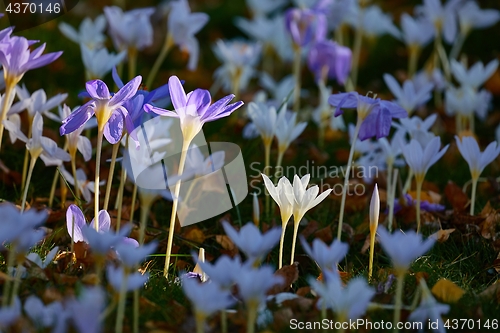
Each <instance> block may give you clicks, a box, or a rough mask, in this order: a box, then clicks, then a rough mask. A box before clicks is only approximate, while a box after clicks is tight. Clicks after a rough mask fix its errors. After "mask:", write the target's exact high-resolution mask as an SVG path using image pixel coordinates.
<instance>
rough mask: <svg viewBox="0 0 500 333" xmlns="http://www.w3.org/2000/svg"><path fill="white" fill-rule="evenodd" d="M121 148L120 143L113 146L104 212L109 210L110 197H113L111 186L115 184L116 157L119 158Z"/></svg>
mask: <svg viewBox="0 0 500 333" xmlns="http://www.w3.org/2000/svg"><path fill="white" fill-rule="evenodd" d="M119 148H120V142H119V141H118V142H117V143H115V144H114V145H113V151H112V152H111V165H110V166H109V175H108V183H107V184H106V195H105V196H104V206H103V208H102V209H104V210H108V205H109V196H110V195H111V185H112V184H113V176H114V173H115V164H116V157H117V156H118V150H119Z"/></svg>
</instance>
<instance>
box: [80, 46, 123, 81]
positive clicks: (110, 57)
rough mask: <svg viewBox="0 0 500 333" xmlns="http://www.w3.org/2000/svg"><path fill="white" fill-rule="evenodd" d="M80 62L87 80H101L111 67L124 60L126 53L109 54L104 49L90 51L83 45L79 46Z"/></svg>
mask: <svg viewBox="0 0 500 333" xmlns="http://www.w3.org/2000/svg"><path fill="white" fill-rule="evenodd" d="M80 48H81V51H82V61H83V65H84V66H85V69H86V70H87V76H88V77H87V79H89V80H91V79H92V80H93V79H102V78H103V77H104V76H105V75H106V74H107V73H109V72H110V71H111V70H112V69H113V67H115V66H117V65H118V64H119V63H120V62H122V61H123V59H125V56H126V55H127V52H126V51H122V52H120V53H118V54H114V53H109V52H108V50H107V49H106V48H101V49H91V48H88V47H87V46H86V45H85V44H80Z"/></svg>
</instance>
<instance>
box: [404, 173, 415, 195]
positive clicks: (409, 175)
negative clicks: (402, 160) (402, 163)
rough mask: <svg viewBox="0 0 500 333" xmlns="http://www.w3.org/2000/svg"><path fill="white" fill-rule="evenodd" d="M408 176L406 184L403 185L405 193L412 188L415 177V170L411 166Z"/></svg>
mask: <svg viewBox="0 0 500 333" xmlns="http://www.w3.org/2000/svg"><path fill="white" fill-rule="evenodd" d="M408 170H409V171H408V177H406V181H405V186H404V187H403V193H401V194H406V193H408V191H409V190H410V188H411V180H412V178H413V170H412V169H411V168H409V169H408Z"/></svg>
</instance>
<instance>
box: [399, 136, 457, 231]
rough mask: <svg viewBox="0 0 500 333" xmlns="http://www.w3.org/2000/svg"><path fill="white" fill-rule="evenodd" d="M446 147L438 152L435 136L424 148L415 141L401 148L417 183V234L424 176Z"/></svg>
mask: <svg viewBox="0 0 500 333" xmlns="http://www.w3.org/2000/svg"><path fill="white" fill-rule="evenodd" d="M448 146H449V145H447V146H445V147H444V148H443V149H441V150H439V149H440V148H441V138H440V137H438V136H436V137H434V138H433V139H432V140H430V141H429V142H428V143H427V145H425V146H422V144H421V143H420V142H418V141H417V140H415V139H412V140H411V141H410V143H409V144H408V145H406V146H405V147H403V155H404V157H405V160H406V163H407V164H408V166H409V167H410V169H411V171H412V172H413V174H414V175H415V181H416V183H417V206H416V208H417V209H416V214H417V233H418V232H420V196H421V192H422V184H423V182H424V178H425V174H426V173H427V170H429V168H430V167H431V166H432V165H433V164H435V163H436V162H437V161H438V160H439V159H440V158H441V157H442V156H443V155H444V153H445V152H446V150H447V149H448Z"/></svg>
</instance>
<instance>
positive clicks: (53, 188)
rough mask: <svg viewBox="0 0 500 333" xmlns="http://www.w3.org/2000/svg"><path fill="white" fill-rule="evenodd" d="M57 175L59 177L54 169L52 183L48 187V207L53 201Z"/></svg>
mask: <svg viewBox="0 0 500 333" xmlns="http://www.w3.org/2000/svg"><path fill="white" fill-rule="evenodd" d="M58 177H59V171H58V170H57V169H56V173H55V174H54V179H53V180H52V185H51V187H50V194H49V203H48V206H49V207H52V204H53V203H54V195H55V192H56V186H57V179H58Z"/></svg>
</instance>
